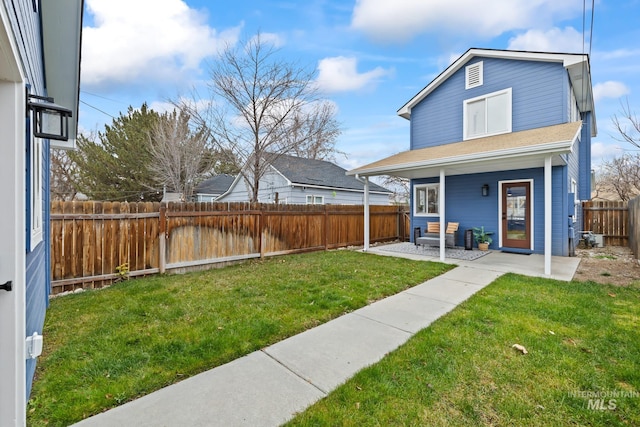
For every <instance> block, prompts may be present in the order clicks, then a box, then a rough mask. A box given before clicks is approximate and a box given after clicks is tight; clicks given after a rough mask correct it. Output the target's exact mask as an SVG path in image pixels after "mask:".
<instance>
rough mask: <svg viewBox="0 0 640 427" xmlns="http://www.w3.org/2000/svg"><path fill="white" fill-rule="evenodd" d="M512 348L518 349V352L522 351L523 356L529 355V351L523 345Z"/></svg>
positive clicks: (515, 345)
mask: <svg viewBox="0 0 640 427" xmlns="http://www.w3.org/2000/svg"><path fill="white" fill-rule="evenodd" d="M511 347H513V348H515V349H516V350H518V351H521V352H522V354H527V353H528V351H527V349H526V348H524V346H523V345H520V344H514V345H512V346H511Z"/></svg>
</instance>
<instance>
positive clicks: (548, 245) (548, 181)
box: [544, 156, 552, 276]
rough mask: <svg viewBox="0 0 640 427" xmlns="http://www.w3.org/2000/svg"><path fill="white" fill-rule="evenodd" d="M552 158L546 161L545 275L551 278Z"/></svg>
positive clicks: (546, 158)
mask: <svg viewBox="0 0 640 427" xmlns="http://www.w3.org/2000/svg"><path fill="white" fill-rule="evenodd" d="M551 193H552V192H551V156H547V157H545V159H544V274H545V275H546V276H551V247H552V245H551V223H552V221H551V202H552V194H551Z"/></svg>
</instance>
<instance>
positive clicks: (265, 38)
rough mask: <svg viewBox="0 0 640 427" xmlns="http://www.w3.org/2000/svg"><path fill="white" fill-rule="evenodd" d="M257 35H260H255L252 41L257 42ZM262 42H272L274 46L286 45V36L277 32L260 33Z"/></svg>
mask: <svg viewBox="0 0 640 427" xmlns="http://www.w3.org/2000/svg"><path fill="white" fill-rule="evenodd" d="M257 37H258V35H255V36H253V37H252V38H251V42H252V43H256V42H257ZM260 43H262V44H271V45H272V46H273V47H274V48H279V47H282V46H284V38H282V37H281V36H280V35H278V34H275V33H260Z"/></svg>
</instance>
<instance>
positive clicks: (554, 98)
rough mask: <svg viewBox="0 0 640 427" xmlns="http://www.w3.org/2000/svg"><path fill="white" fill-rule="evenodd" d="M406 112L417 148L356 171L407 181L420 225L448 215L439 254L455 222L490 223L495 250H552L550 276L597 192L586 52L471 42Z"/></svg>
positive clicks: (412, 146) (354, 172)
mask: <svg viewBox="0 0 640 427" xmlns="http://www.w3.org/2000/svg"><path fill="white" fill-rule="evenodd" d="M398 114H399V115H400V116H401V117H403V118H405V119H408V120H409V121H410V139H411V141H410V150H409V151H405V152H402V153H399V154H396V155H393V156H391V157H388V158H385V159H382V160H379V161H377V162H374V163H371V164H368V165H365V166H362V167H359V168H357V169H354V170H351V171H349V172H348V173H349V174H352V175H359V176H361V177H364V178H368V177H370V176H377V175H392V176H399V177H404V178H409V179H410V180H411V192H412V195H411V196H412V197H411V212H412V215H411V222H412V227H421V228H422V229H424V227H425V226H426V223H427V222H432V221H437V222H440V230H441V245H440V248H441V250H440V258H441V259H443V260H444V258H445V248H444V244H443V242H444V230H445V228H446V227H445V224H446V223H448V222H458V223H459V224H460V229H462V230H465V229H472V228H474V227H480V226H483V227H484V228H485V230H487V231H489V232H492V233H493V235H492V238H493V243H492V244H491V246H490V247H491V249H495V250H502V251H509V252H521V253H539V254H544V255H545V274H547V275H550V274H551V256H552V255H560V256H568V255H570V254H571V251H572V244H573V242H574V241H575V239H574V235H573V233H574V231H575V230H576V228H579V226H578V224H580V223H581V215H582V212H581V205H580V203H579V201H580V200H587V199H590V197H591V138H592V137H593V136H595V135H596V119H595V111H594V102H593V92H592V85H591V75H590V64H589V58H588V55H585V54H562V53H544V52H522V51H507V50H491V49H469V50H468V51H467V52H466V53H465V54H463V55H462V56H461V57H460V58H458V59H457V60H456V61H455V62H453V63H452V64H451V65H450V66H449V67H448V68H447V69H445V70H444V71H443V72H442V73H441V74H440V75H438V76H437V77H436V78H435V79H434V80H433V81H432V82H431V83H429V84H428V85H427V86H426V87H425V88H424V89H422V90H421V91H420V92H419V93H418V94H417V95H415V96H414V97H413V98H411V99H410V100H409V101H408V102H407V103H406V104H405V105H403V106H402V108H400V110H398ZM462 236H463V233H460V237H459V239H462V238H463V237H462ZM456 244H458V245H462V244H463V242H462V241H460V242H456Z"/></svg>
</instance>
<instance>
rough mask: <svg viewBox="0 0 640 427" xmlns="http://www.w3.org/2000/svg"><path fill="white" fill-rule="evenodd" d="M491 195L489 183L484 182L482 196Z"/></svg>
mask: <svg viewBox="0 0 640 427" xmlns="http://www.w3.org/2000/svg"><path fill="white" fill-rule="evenodd" d="M488 195H489V184H484V185H483V186H482V197H487V196H488Z"/></svg>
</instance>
